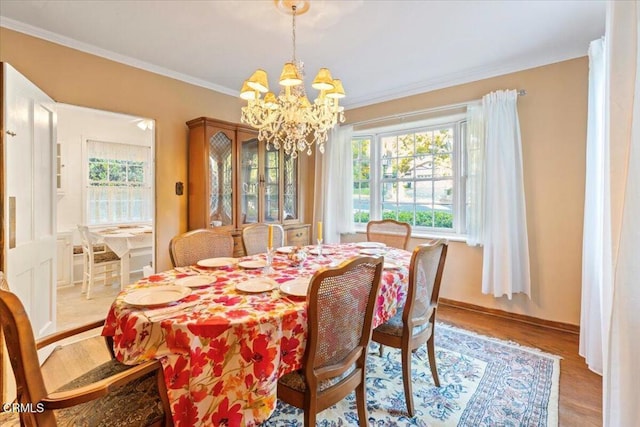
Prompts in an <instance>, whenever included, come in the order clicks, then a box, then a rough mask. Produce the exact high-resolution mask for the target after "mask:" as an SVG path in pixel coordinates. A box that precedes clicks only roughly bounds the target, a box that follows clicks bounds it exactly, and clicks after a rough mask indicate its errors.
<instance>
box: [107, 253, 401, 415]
mask: <svg viewBox="0 0 640 427" xmlns="http://www.w3.org/2000/svg"><path fill="white" fill-rule="evenodd" d="M325 247H330V248H331V249H333V250H334V251H335V253H334V254H332V255H331V258H329V257H325V258H323V259H318V258H317V257H313V256H311V257H309V258H308V259H307V261H306V263H305V265H304V266H302V267H295V268H292V267H291V265H290V262H289V260H288V259H287V258H286V256H285V255H280V254H276V256H275V258H274V263H273V268H274V272H273V273H271V274H270V276H269V277H271V278H272V279H274V280H275V281H276V282H278V283H283V282H286V281H288V280H291V279H294V278H297V277H309V278H310V277H311V276H312V275H313V273H314V272H315V271H317V270H318V269H319V268H321V267H324V266H327V265H328V264H330V263H331V262H340V261H343V260H345V259H348V258H351V257H354V256H357V255H358V253H359V249H358V248H357V247H356V245H353V244H348V245H325ZM255 258H264V255H258V256H255V257H253V258H249V257H247V258H246V259H255ZM385 259H391V260H392V261H393V262H394V263H395V264H399V265H402V266H403V267H401V268H399V269H395V270H385V271H384V273H383V278H382V286H381V292H380V295H379V296H378V299H377V303H378V307H377V310H376V316H375V319H374V324H375V325H376V326H377V325H379V324H381V323H383V322H385V321H386V320H388V319H389V318H390V317H391V316H393V315H394V314H395V311H396V307H397V306H398V305H399V304H401V303H402V302H403V300H404V298H405V287H406V282H407V276H408V264H409V259H410V254H409V253H408V252H406V251H402V250H396V249H393V250H389V251H387V252H386V254H385ZM195 273H196V272H194V274H195ZM203 274H210V275H211V276H212V284H211V285H209V286H206V287H203V288H200V289H194V292H193V293H192V294H191V295H190V296H189V297H187V298H185V300H193V301H197V302H198V304H199V305H198V307H199V308H198V309H197V310H193V311H185V312H184V313H182V314H179V313H178V314H176V315H175V316H173V317H170V318H166V319H164V320H161V321H156V322H151V321H150V320H149V319H148V318H147V317H146V316H145V315H144V311H145V310H144V309H140V308H136V307H132V306H129V305H127V304H126V303H124V297H125V295H126V294H127V292H130V290H132V289H136V288H140V287H149V286H155V285H156V284H158V285H160V284H167V283H172V282H173V281H174V280H175V279H176V278H177V277H184V276H185V274H184V270H183V271H182V272H178V271H175V270H172V271H167V272H164V273H161V274H155V275H153V276H150V277H149V278H147V279H143V280H140V281H139V282H137V283H135V284H134V285H132V286H130V287H128V288H127V289H125V290H124V291H123V292H121V293H120V295H118V297H117V298H116V300H115V301H114V303H113V305H112V307H111V309H110V311H109V314H108V315H107V322H106V324H105V327H104V329H103V331H102V334H103V335H109V336H113V337H114V351H115V353H116V356H117V357H118V359H119V360H121V361H122V362H124V363H130V364H134V363H140V362H142V361H145V360H149V359H152V358H156V359H160V360H161V362H162V365H163V369H164V376H165V382H166V384H167V388H168V393H169V401H170V402H171V409H172V412H173V418H174V422H175V425H176V426H194V425H203V426H216V427H217V426H257V425H259V424H260V423H261V422H263V421H264V420H266V419H267V418H268V417H269V416H270V415H271V413H272V412H273V410H274V408H275V405H276V390H277V381H278V378H279V377H280V376H281V375H283V374H285V373H287V372H291V371H293V370H296V369H300V368H301V360H302V356H303V355H304V347H305V342H306V329H307V304H306V301H305V299H304V298H298V297H291V296H290V297H288V298H281V297H280V295H279V294H278V292H266V293H258V294H247V293H243V292H239V291H237V290H236V289H235V285H236V284H237V283H238V282H241V281H245V280H249V279H252V278H255V277H259V276H261V275H263V274H264V273H263V272H262V271H260V270H242V269H238V268H231V269H219V270H211V271H208V272H206V273H203ZM214 277H215V279H216V280H215V281H214V280H213V278H214Z"/></svg>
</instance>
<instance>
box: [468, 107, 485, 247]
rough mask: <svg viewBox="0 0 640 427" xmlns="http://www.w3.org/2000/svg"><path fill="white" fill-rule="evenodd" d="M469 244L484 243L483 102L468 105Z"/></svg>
mask: <svg viewBox="0 0 640 427" xmlns="http://www.w3.org/2000/svg"><path fill="white" fill-rule="evenodd" d="M466 148H467V200H466V206H467V215H466V225H467V245H469V246H478V245H482V241H483V240H482V239H483V235H482V234H483V232H484V201H483V197H484V192H483V191H482V189H483V188H484V117H483V114H482V104H480V103H478V104H473V105H469V106H468V107H467V140H466Z"/></svg>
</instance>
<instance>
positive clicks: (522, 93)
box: [347, 89, 527, 126]
mask: <svg viewBox="0 0 640 427" xmlns="http://www.w3.org/2000/svg"><path fill="white" fill-rule="evenodd" d="M526 94H527V91H526V89H518V92H517V95H518V96H525V95H526ZM480 101H482V99H472V100H471V101H466V102H458V103H456V104H448V105H443V106H440V107H434V108H425V109H423V110H417V111H411V112H409V113H398V114H391V115H389V116H383V117H377V118H375V119H368V120H361V121H359V122H353V123H347V125H350V126H360V125H365V124H369V123H376V122H382V121H386V120H393V119H405V118H408V117H412V116H419V115H421V114H425V113H437V112H438V111H444V110H453V109H456V108H462V107H466V106H467V105H469V104H473V103H476V102H480Z"/></svg>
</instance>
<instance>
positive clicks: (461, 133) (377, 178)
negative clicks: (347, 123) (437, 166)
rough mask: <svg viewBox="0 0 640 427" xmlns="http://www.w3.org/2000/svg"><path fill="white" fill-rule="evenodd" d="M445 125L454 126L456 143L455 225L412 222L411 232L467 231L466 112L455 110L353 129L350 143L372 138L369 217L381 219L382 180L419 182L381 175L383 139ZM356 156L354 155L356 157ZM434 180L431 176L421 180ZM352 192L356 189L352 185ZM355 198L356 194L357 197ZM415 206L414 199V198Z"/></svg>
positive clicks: (454, 233)
mask: <svg viewBox="0 0 640 427" xmlns="http://www.w3.org/2000/svg"><path fill="white" fill-rule="evenodd" d="M444 127H452V128H453V146H452V151H451V165H452V169H453V171H452V178H451V179H452V181H453V191H452V204H451V206H452V213H453V223H452V228H451V229H448V228H440V227H425V226H413V225H412V234H413V235H415V236H418V237H419V236H444V237H454V238H456V237H459V238H464V237H465V232H466V180H467V176H466V172H467V170H466V163H465V162H466V154H465V149H466V137H467V129H466V115H465V114H464V113H462V114H452V115H446V116H442V117H437V118H432V119H429V120H422V121H416V122H412V123H403V124H400V125H393V126H385V127H381V128H376V129H367V130H362V131H354V132H353V135H352V138H351V143H352V144H353V142H354V141H357V140H363V139H369V140H370V141H371V146H370V174H369V203H370V205H369V220H379V219H382V184H383V182H398V183H400V182H407V181H410V182H417V181H418V180H416V179H415V178H414V179H410V180H406V179H398V178H396V179H394V180H385V179H383V178H382V176H381V168H382V163H381V161H382V146H383V144H382V139H383V138H385V137H389V136H400V135H406V134H411V133H419V132H429V131H434V130H438V129H442V128H444ZM353 160H354V159H352V161H353ZM420 181H427V182H433V180H431V179H427V180H420ZM352 192H353V189H352ZM354 201H355V198H354ZM414 206H415V199H414ZM355 213H356V209H355V208H354V215H353V218H354V219H353V223H354V227H355V229H356V231H364V230H365V229H366V221H365V222H355Z"/></svg>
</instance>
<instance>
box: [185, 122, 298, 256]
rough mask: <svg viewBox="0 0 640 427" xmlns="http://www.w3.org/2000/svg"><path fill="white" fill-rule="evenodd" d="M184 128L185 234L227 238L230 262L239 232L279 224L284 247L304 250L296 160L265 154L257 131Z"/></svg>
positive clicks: (219, 125)
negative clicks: (212, 232) (210, 232)
mask: <svg viewBox="0 0 640 427" xmlns="http://www.w3.org/2000/svg"><path fill="white" fill-rule="evenodd" d="M187 126H188V127H189V181H188V189H187V190H188V205H189V215H188V218H189V220H188V224H189V229H190V230H193V229H196V228H219V229H220V230H221V231H225V232H230V233H231V235H232V236H233V237H234V244H235V246H234V254H235V256H239V255H242V253H243V250H244V249H243V247H242V241H241V238H240V230H241V229H242V227H243V226H245V225H249V224H254V223H258V222H264V223H278V224H283V225H284V227H285V231H286V233H287V241H288V240H290V239H293V240H294V241H295V242H296V243H293V244H301V245H303V244H308V240H309V239H308V234H309V232H308V229H309V226H308V225H305V224H301V216H300V194H299V187H300V185H299V173H300V171H299V168H298V159H297V158H293V157H291V156H288V155H286V154H285V153H284V151H283V150H277V149H275V148H274V147H273V146H270V147H269V148H267V146H266V144H265V143H264V142H261V141H259V140H258V134H257V132H256V131H254V130H253V129H251V128H249V127H246V126H243V125H239V124H235V123H229V122H224V121H221V120H214V119H210V118H206V117H200V118H197V119H194V120H191V121H189V122H187ZM305 239H306V240H305ZM288 244H289V243H288Z"/></svg>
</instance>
